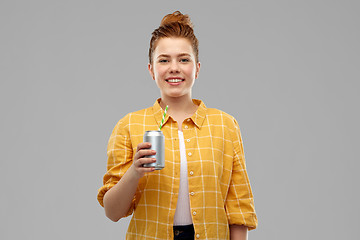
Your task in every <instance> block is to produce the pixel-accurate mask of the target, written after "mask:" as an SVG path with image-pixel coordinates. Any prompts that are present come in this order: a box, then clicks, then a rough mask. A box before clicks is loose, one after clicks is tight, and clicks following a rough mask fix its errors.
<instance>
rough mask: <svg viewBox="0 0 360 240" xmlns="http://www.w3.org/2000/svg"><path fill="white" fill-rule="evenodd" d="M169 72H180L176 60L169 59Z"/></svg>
mask: <svg viewBox="0 0 360 240" xmlns="http://www.w3.org/2000/svg"><path fill="white" fill-rule="evenodd" d="M170 72H171V73H178V72H180V68H179V63H178V62H177V61H176V60H174V61H171V64H170Z"/></svg>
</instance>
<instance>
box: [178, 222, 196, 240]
mask: <svg viewBox="0 0 360 240" xmlns="http://www.w3.org/2000/svg"><path fill="white" fill-rule="evenodd" d="M173 229H174V239H175V240H185V239H186V240H190V239H194V235H195V230H194V225H193V224H190V225H181V226H173Z"/></svg>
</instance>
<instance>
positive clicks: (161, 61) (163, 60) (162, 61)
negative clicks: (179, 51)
mask: <svg viewBox="0 0 360 240" xmlns="http://www.w3.org/2000/svg"><path fill="white" fill-rule="evenodd" d="M159 62H160V63H166V62H168V60H167V59H160V60H159Z"/></svg>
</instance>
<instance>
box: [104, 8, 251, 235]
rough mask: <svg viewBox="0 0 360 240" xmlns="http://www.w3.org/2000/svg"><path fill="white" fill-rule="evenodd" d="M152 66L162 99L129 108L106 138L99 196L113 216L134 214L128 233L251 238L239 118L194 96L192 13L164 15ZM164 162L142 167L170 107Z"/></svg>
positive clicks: (196, 65) (195, 48)
mask: <svg viewBox="0 0 360 240" xmlns="http://www.w3.org/2000/svg"><path fill="white" fill-rule="evenodd" d="M148 69H149V72H150V75H151V77H152V79H153V80H155V82H156V84H157V86H158V87H159V89H160V93H161V98H159V99H157V100H156V101H155V104H154V105H153V106H152V107H149V108H146V109H143V110H140V111H137V112H133V113H129V114H128V115H126V116H125V117H124V118H122V119H121V120H120V121H119V122H118V123H117V124H116V126H115V128H114V130H113V132H112V134H111V137H110V140H109V143H108V152H107V153H108V165H107V169H108V171H107V173H106V174H105V176H104V186H103V187H101V188H100V189H99V193H98V200H99V202H100V204H101V205H102V206H103V207H104V208H105V213H106V215H107V217H109V218H110V219H111V220H113V221H118V220H119V219H120V218H122V217H126V216H129V215H131V214H133V216H132V219H131V222H130V225H129V228H128V231H127V234H126V239H194V238H196V239H229V238H231V239H247V231H248V229H250V230H251V229H255V228H256V226H257V218H256V214H255V210H254V202H253V195H252V191H251V187H250V183H249V179H248V175H247V172H246V167H245V159H244V151H243V145H242V140H241V135H240V130H239V126H238V124H237V122H236V120H235V119H234V118H233V117H232V116H230V115H228V114H226V113H224V112H222V111H220V110H217V109H213V108H207V107H206V106H205V104H204V103H203V102H202V101H201V100H196V99H192V97H191V89H192V87H193V84H194V82H195V79H196V78H197V77H198V75H199V70H200V62H199V57H198V40H197V38H196V37H195V35H194V32H193V28H192V24H191V22H190V19H189V17H188V16H187V15H183V14H181V13H180V12H178V11H176V12H174V13H172V14H168V15H166V16H165V17H164V18H163V20H162V22H161V25H160V27H159V28H157V29H155V30H154V32H153V33H152V38H151V41H150V49H149V65H148ZM167 105H168V106H169V108H168V112H167V115H166V118H165V121H164V124H163V127H162V132H163V134H164V136H165V160H166V163H165V168H164V169H162V170H155V169H154V168H146V167H143V164H144V163H151V162H154V161H155V159H153V158H146V157H145V156H148V155H153V154H155V152H154V151H152V150H150V149H149V148H150V143H146V142H143V135H144V133H145V131H148V130H157V129H158V127H159V125H160V123H161V120H162V117H163V114H164V109H165V106H167Z"/></svg>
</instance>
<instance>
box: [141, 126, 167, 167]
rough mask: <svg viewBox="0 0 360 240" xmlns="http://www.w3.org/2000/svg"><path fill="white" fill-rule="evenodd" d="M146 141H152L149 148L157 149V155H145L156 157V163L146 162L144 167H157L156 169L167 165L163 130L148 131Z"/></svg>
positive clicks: (145, 135) (145, 136)
mask: <svg viewBox="0 0 360 240" xmlns="http://www.w3.org/2000/svg"><path fill="white" fill-rule="evenodd" d="M144 142H149V143H151V147H150V148H149V149H152V150H155V151H156V154H155V155H149V156H144V157H145V158H155V159H156V162H154V163H145V164H144V167H155V170H161V169H163V168H164V167H165V137H164V134H163V133H162V131H156V130H155V131H146V132H145V134H144Z"/></svg>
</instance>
